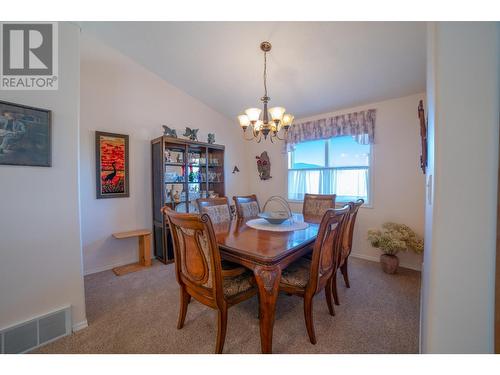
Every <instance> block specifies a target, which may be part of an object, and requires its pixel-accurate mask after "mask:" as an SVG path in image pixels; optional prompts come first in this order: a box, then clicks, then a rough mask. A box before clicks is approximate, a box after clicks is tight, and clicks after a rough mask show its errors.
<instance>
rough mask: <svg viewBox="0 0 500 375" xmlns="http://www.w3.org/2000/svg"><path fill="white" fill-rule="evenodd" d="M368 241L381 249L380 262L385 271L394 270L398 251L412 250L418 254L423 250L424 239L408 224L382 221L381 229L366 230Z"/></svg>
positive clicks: (396, 266)
mask: <svg viewBox="0 0 500 375" xmlns="http://www.w3.org/2000/svg"><path fill="white" fill-rule="evenodd" d="M368 241H370V243H371V245H372V246H373V247H375V248H377V249H380V250H381V251H382V255H381V256H380V262H381V263H382V269H383V270H384V272H386V273H394V272H396V270H397V268H398V265H399V259H398V258H397V256H396V254H397V253H399V252H400V251H407V250H413V251H414V252H415V253H417V254H420V253H422V252H423V251H424V241H423V239H421V238H420V237H419V236H418V235H417V234H416V233H415V232H414V231H413V230H412V229H411V228H410V227H409V226H407V225H404V224H397V223H390V222H389V223H384V224H383V225H382V230H380V229H370V230H368Z"/></svg>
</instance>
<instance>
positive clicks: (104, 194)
mask: <svg viewBox="0 0 500 375" xmlns="http://www.w3.org/2000/svg"><path fill="white" fill-rule="evenodd" d="M95 152H96V159H95V160H96V196H97V199H101V198H121V197H129V196H130V192H129V162H128V135H125V134H114V133H105V132H100V131H96V132H95Z"/></svg>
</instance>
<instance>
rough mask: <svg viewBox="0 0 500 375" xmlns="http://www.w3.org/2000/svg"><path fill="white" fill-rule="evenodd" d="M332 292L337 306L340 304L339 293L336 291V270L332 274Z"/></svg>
mask: <svg viewBox="0 0 500 375" xmlns="http://www.w3.org/2000/svg"><path fill="white" fill-rule="evenodd" d="M332 294H333V300H334V301H335V304H336V305H337V306H338V305H340V302H339V293H338V292H337V272H335V273H334V274H333V276H332Z"/></svg>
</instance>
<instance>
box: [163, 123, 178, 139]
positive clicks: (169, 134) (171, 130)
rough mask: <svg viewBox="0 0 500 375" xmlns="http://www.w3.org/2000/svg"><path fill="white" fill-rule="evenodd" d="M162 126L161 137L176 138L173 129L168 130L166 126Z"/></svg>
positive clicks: (175, 132)
mask: <svg viewBox="0 0 500 375" xmlns="http://www.w3.org/2000/svg"><path fill="white" fill-rule="evenodd" d="M162 126H163V135H166V136H167V137H172V138H177V131H176V130H175V129H170V128H169V127H168V126H167V125H162Z"/></svg>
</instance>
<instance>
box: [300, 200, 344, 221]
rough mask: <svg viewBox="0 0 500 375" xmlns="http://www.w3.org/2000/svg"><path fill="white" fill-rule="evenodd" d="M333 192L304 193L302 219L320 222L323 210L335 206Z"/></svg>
mask: <svg viewBox="0 0 500 375" xmlns="http://www.w3.org/2000/svg"><path fill="white" fill-rule="evenodd" d="M335 197H336V195H335V194H331V195H326V194H305V195H304V205H303V206H302V215H303V216H304V221H307V222H311V223H320V222H321V219H322V218H323V215H324V214H325V212H326V211H327V210H328V209H330V208H335Z"/></svg>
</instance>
